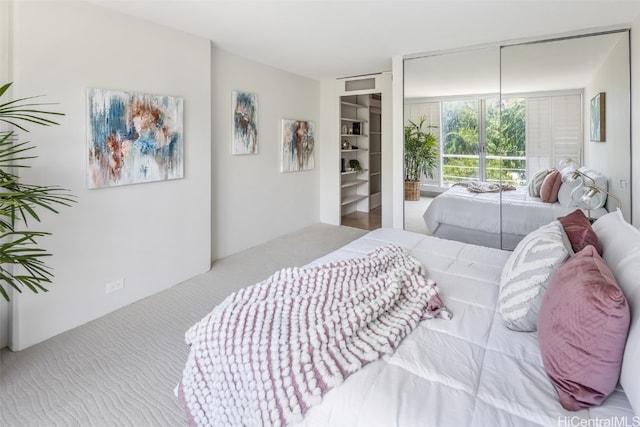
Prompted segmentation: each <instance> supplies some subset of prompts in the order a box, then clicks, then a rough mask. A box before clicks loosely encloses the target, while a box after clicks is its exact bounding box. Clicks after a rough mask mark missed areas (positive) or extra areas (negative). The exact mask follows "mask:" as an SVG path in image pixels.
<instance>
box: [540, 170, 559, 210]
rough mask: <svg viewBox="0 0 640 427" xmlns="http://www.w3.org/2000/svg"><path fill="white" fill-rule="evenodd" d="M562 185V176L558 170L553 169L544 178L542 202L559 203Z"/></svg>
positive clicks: (541, 191)
mask: <svg viewBox="0 0 640 427" xmlns="http://www.w3.org/2000/svg"><path fill="white" fill-rule="evenodd" d="M560 185H562V175H561V174H560V172H559V171H558V170H556V169H553V170H552V171H551V172H549V173H548V174H547V176H545V177H544V181H542V186H541V187H540V200H542V201H543V202H545V203H555V202H557V201H558V192H559V191H560Z"/></svg>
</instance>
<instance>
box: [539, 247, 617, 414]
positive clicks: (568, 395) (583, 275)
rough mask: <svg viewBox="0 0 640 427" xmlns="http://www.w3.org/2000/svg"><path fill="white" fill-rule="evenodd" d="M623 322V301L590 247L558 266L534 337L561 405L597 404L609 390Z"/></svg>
mask: <svg viewBox="0 0 640 427" xmlns="http://www.w3.org/2000/svg"><path fill="white" fill-rule="evenodd" d="M629 322H630V313H629V305H628V304H627V300H626V299H625V296H624V294H623V293H622V290H621V289H620V287H619V286H618V284H617V283H616V280H615V278H614V277H613V274H612V273H611V271H610V270H609V267H608V266H607V264H606V263H605V262H604V260H603V259H602V258H601V257H600V255H598V253H597V252H596V250H595V248H593V246H587V247H586V248H585V249H584V250H583V251H582V252H580V253H578V254H576V255H574V256H573V257H572V258H570V259H569V260H568V261H567V262H565V263H564V264H563V265H562V266H561V267H560V269H558V271H557V272H556V274H555V275H554V276H553V278H552V279H551V282H550V283H549V287H548V288H547V291H546V292H545V294H544V298H543V299H542V304H541V306H540V314H539V316H538V340H539V342H540V352H541V353H542V361H543V364H544V369H545V371H546V372H547V375H549V378H550V379H551V381H552V382H553V384H554V385H555V387H556V390H557V391H558V396H559V398H560V404H561V405H562V406H563V407H564V408H565V409H567V410H570V411H576V410H579V409H582V408H588V407H592V406H597V405H600V404H601V403H602V401H603V400H604V399H605V398H606V397H607V396H608V395H609V394H610V393H611V392H612V391H613V390H614V389H615V387H616V384H617V382H618V377H619V376H620V367H621V364H622V355H623V352H624V347H625V342H626V338H627V333H628V330H629Z"/></svg>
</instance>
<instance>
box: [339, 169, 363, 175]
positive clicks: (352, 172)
mask: <svg viewBox="0 0 640 427" xmlns="http://www.w3.org/2000/svg"><path fill="white" fill-rule="evenodd" d="M368 171H369V169H363V170H362V172H361V174H363V173H365V172H368ZM354 173H356V171H346V172H340V174H341V175H351V174H354Z"/></svg>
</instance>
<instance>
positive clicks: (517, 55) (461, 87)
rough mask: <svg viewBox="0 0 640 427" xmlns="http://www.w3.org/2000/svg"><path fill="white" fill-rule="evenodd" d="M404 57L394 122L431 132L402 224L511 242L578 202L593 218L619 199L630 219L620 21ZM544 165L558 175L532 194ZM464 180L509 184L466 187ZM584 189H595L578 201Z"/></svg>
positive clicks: (501, 244)
mask: <svg viewBox="0 0 640 427" xmlns="http://www.w3.org/2000/svg"><path fill="white" fill-rule="evenodd" d="M404 66H405V81H404V89H405V90H404V92H405V94H404V97H405V107H404V120H405V125H406V124H407V123H408V121H409V120H412V121H415V120H420V119H421V118H425V120H426V123H427V124H428V125H430V126H432V127H433V128H432V129H433V130H432V132H434V134H435V135H436V136H437V137H438V140H439V159H438V166H437V167H436V170H434V171H433V174H432V175H433V176H432V177H424V176H423V178H422V180H421V196H422V197H421V199H420V200H419V201H405V206H404V208H405V229H407V230H411V231H416V232H419V233H424V234H433V235H435V236H438V237H444V238H449V239H454V240H459V241H464V242H467V243H474V244H480V245H483V246H490V247H498V248H503V249H513V248H514V247H515V246H516V245H517V243H518V242H519V241H520V239H521V238H522V237H523V236H524V235H526V234H528V233H529V232H530V231H533V230H535V229H536V228H538V227H539V226H540V225H543V224H546V223H548V222H550V221H552V220H554V219H556V218H557V217H559V216H563V215H565V214H567V213H569V212H572V211H573V210H575V209H577V208H581V209H583V211H584V212H585V214H586V215H588V216H589V217H590V218H591V219H592V220H595V219H597V217H598V216H600V215H602V214H603V213H606V212H607V211H612V210H615V209H617V208H620V209H621V211H622V213H623V215H624V217H625V218H626V219H627V220H631V210H630V205H631V203H630V194H631V193H630V190H631V189H630V185H629V182H630V101H629V98H630V86H629V80H630V76H629V35H628V32H627V31H621V32H611V33H607V34H598V35H589V36H583V37H570V38H564V39H558V40H551V41H543V42H532V43H523V44H513V45H509V46H502V47H499V46H496V47H483V48H478V49H472V50H468V51H462V52H453V53H445V54H436V55H423V56H418V57H414V58H410V59H405V61H404ZM469 70H473V73H470V72H469ZM600 93H605V94H606V98H605V99H606V109H605V111H604V112H603V113H604V114H605V117H604V118H605V119H606V120H605V122H606V128H605V129H604V130H605V137H604V142H598V141H592V137H591V135H592V133H593V129H591V123H592V118H591V114H592V111H590V102H591V99H592V98H594V96H596V95H598V94H600ZM576 169H577V170H580V171H583V172H586V173H584V174H582V175H579V174H577V173H576V172H575V170H576ZM552 170H557V171H558V174H559V175H560V178H559V179H560V183H559V185H558V188H557V192H556V194H555V198H553V202H550V201H549V200H545V202H542V201H541V200H540V197H539V194H535V193H532V190H531V189H529V184H531V181H532V180H533V177H534V176H538V179H539V181H540V182H539V183H538V185H540V184H541V183H542V181H543V180H544V178H546V176H547V175H548V172H549V171H552ZM574 175H575V176H574ZM593 177H597V185H596V182H595V181H594V180H593ZM465 183H478V184H482V183H489V184H490V183H493V184H503V185H511V186H513V187H515V188H516V189H515V190H513V191H499V192H497V193H491V192H488V193H474V192H470V191H468V190H467V189H466V188H464V187H463V186H462V185H464V184H465ZM461 184H462V185H461ZM547 187H549V185H547ZM596 188H597V189H598V190H599V191H598V190H596ZM590 192H591V193H594V192H596V193H599V194H596V195H594V194H591V201H589V200H587V199H588V198H587V197H586V196H587V193H590ZM607 193H608V194H610V196H609V195H608V194H607ZM552 195H553V194H552ZM558 195H560V200H559V201H558ZM596 199H597V200H596ZM596 201H597V202H600V203H596ZM427 207H429V209H427Z"/></svg>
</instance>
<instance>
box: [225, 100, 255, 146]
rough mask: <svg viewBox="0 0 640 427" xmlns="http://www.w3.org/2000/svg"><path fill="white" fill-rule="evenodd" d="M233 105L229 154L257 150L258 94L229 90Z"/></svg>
mask: <svg viewBox="0 0 640 427" xmlns="http://www.w3.org/2000/svg"><path fill="white" fill-rule="evenodd" d="M231 105H232V106H233V145H232V147H231V154H256V153H257V152H258V95H256V94H255V93H247V92H240V91H233V92H231Z"/></svg>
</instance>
